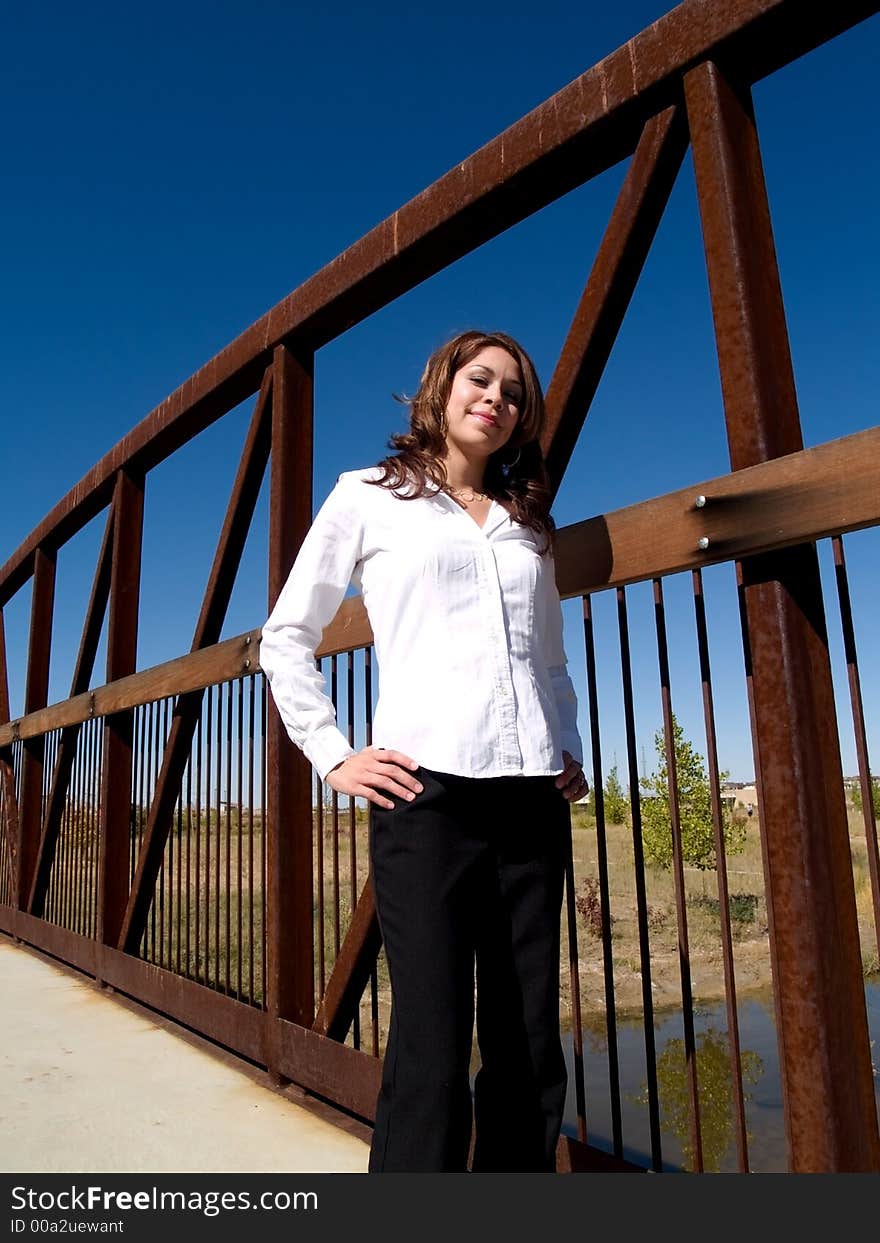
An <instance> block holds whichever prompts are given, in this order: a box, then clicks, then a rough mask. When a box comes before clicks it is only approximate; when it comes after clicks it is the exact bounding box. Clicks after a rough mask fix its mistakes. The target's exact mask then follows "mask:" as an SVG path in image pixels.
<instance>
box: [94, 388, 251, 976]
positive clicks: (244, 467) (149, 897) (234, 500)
mask: <svg viewBox="0 0 880 1243" xmlns="http://www.w3.org/2000/svg"><path fill="white" fill-rule="evenodd" d="M271 390H272V377H271V374H270V373H269V372H267V373H266V375H265V376H264V377H263V383H262V386H261V388H260V394H259V397H258V398H257V401H256V404H255V406H254V413H253V415H252V416H251V421H250V424H249V425H248V432H247V436H246V438H245V444H244V450H243V452H242V455H241V460H240V462H239V466H238V470H237V471H236V476H235V481H234V483H233V486H232V492H231V494H230V498H229V504H228V506H227V508H226V516H225V518H224V521H223V526H222V528H221V531H220V537H219V539H218V541H217V548H216V551H215V553H214V562H213V565H212V567H211V573H210V575H209V577H208V583H207V586H206V588H205V595H204V598H203V600H202V607H201V610H200V612H199V618H198V621H197V623H196V629H195V634H194V635H193V641H192V648H193V651H194V652H195V651H198V650H199V649H200V648H203V647H206V646H208V645H213V644H216V642H217V639H218V638H219V635H220V631H221V630H222V628H223V620H224V618H225V616H226V610H227V609H228V607H229V601H230V598H231V596H232V588H233V585H234V583H235V576H236V573H237V571H238V567H239V564H240V562H241V554H242V551H243V549H244V545H245V541H246V540H247V533H248V531H249V530H250V525H251V522H252V520H253V516H254V510H255V509H256V505H257V500H258V498H259V495H260V487H261V485H262V482H263V476H264V475H265V473H266V462H267V460H268V457H269V435H270V430H271V424H270V418H269V399H270V394H271ZM246 664H247V658H245V665H246ZM173 689H174V690H177V689H178V688H176V687H175V688H173ZM202 698H203V694H202V691H201V690H197V691H195V692H192V693H189V694H180V695H178V699H177V703H176V705H175V708H174V717H173V720H172V723H171V729H170V732H169V735H168V741H167V743H166V745H165V748H164V751H163V753H162V765H161V769H160V771H159V776H158V777H157V779H156V786H155V789H154V791H153V797H152V802H151V804H150V812H149V815H148V817H147V825H146V829H145V830H144V836H143V841H142V842H141V847H140V853H139V857H138V863H137V869H136V871H135V875H134V878H133V881H132V886H131V893H130V895H128V900H127V905H126V907H125V911H124V914H123V916H122V919H121V921H120V926H119V928H118V929H117V936H118V943H119V948H120V949H124V950H127V951H128V952H129V953H131V954H134V953H136V952H137V948H138V946H139V945H140V940H141V937H142V935H143V931H144V928H145V926H146V921H147V916H148V915H149V911H150V904H151V903H152V901H153V895H154V893H155V890H156V879H157V877H158V875H159V871H160V869H161V867H162V859H163V856H164V852H165V843H166V841H167V839H168V831H169V829H170V828H171V822H172V818H173V815H174V808H175V805H176V803H177V800H178V797H179V795H180V787H181V782H182V781H183V774H184V772H185V771H186V765H187V762H188V760H189V756H190V750H191V748H192V740H193V736H194V734H195V730H196V723H197V721H198V720H199V718H200V716H201V711H202ZM218 811H219V807H218ZM218 857H219V856H218ZM218 911H219V906H218Z"/></svg>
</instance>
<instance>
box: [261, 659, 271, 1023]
mask: <svg viewBox="0 0 880 1243" xmlns="http://www.w3.org/2000/svg"><path fill="white" fill-rule="evenodd" d="M268 694H269V688H268V683H267V681H266V678H265V675H264V676H263V678H262V679H261V682H260V705H261V706H260V713H261V722H260V727H261V730H262V733H261V736H260V764H261V773H260V801H261V804H262V808H261V813H260V823H261V825H262V832H261V833H260V876H261V881H262V886H263V895H262V902H261V903H260V909H261V912H262V929H261V933H260V946H261V949H260V968H261V976H262V981H261V983H262V990H263V991H262V994H261V997H260V1001H261V1008H262V1009H263V1010H265V1009H266V969H267V965H268V964H267V961H266V940H267V931H266V894H267V893H268V884H267V878H266V725H267V717H268Z"/></svg>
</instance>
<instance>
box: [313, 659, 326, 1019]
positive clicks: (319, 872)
mask: <svg viewBox="0 0 880 1243" xmlns="http://www.w3.org/2000/svg"><path fill="white" fill-rule="evenodd" d="M316 664H317V666H318V670H319V671H321V672H323V661H321V660H318V661H316ZM315 785H316V788H317V809H316V815H315V819H316V821H317V824H316V831H315V877H316V880H317V897H318V900H317V908H318V911H317V920H318V989H317V993H318V996H319V997H320V998H321V999H322V1000H323V998H324V992H325V990H326V988H327V962H326V943H327V937H326V928H325V923H326V919H327V914H326V911H325V909H324V783H323V781H322V780H321V778H320V776H319V775H318V773H315Z"/></svg>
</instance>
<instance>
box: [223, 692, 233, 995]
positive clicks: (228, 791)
mask: <svg viewBox="0 0 880 1243" xmlns="http://www.w3.org/2000/svg"><path fill="white" fill-rule="evenodd" d="M223 689H224V690H225V692H226V982H225V986H224V987H225V992H226V993H227V994H228V993H229V981H230V977H231V967H232V962H231V954H232V683H231V682H224V683H223Z"/></svg>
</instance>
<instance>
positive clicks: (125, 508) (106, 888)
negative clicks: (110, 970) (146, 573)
mask: <svg viewBox="0 0 880 1243" xmlns="http://www.w3.org/2000/svg"><path fill="white" fill-rule="evenodd" d="M143 532H144V477H143V475H135V474H130V473H129V472H128V471H125V470H121V471H120V472H119V474H118V475H117V477H116V487H115V489H114V494H113V556H112V565H111V572H110V616H109V626H108V632H107V633H108V637H107V681H108V682H113V681H115V680H116V678H124V677H127V676H128V675H129V674H131V673H134V671H135V669H136V667H137V635H138V605H139V601H140V585H141V549H142V546H143ZM103 728H104V753H103V764H102V770H101V813H100V821H99V830H98V831H99V833H100V841H101V845H100V851H99V856H98V858H99V863H98V912H97V916H98V926H97V936H98V940H99V941H102V942H103V943H104V944H105V945H115V944H116V941H117V938H118V937H119V928H120V925H121V923H122V917H123V914H124V912H125V906H126V902H127V901H128V881H129V870H128V852H129V839H130V831H131V830H130V822H131V770H132V742H133V739H132V734H133V729H134V713H133V710H132V709H130V708H127V709H125V710H124V711H122V712H114V713H112V714H111V715H109V716H106V717H105V718H104V727H103Z"/></svg>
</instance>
